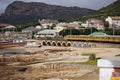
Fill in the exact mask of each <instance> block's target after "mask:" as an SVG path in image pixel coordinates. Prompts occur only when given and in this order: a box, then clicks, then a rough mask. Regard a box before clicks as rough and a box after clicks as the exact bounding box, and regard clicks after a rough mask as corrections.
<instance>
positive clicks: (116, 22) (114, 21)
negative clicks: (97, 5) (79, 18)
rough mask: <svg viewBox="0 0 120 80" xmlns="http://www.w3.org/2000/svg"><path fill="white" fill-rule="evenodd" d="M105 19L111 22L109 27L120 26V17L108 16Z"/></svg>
mask: <svg viewBox="0 0 120 80" xmlns="http://www.w3.org/2000/svg"><path fill="white" fill-rule="evenodd" d="M105 21H108V22H109V28H112V27H113V26H114V27H120V17H110V16H108V18H106V20H105Z"/></svg>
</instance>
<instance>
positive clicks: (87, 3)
mask: <svg viewBox="0 0 120 80" xmlns="http://www.w3.org/2000/svg"><path fill="white" fill-rule="evenodd" d="M13 1H24V2H43V3H47V4H55V5H62V6H67V7H71V6H78V7H82V8H89V9H94V10H98V9H100V8H102V7H105V6H107V5H109V4H111V3H113V2H114V1H116V0H0V13H3V12H4V11H5V8H6V7H7V6H8V5H9V4H10V3H12V2H13Z"/></svg>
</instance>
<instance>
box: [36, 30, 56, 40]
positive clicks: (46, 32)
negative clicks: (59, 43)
mask: <svg viewBox="0 0 120 80" xmlns="http://www.w3.org/2000/svg"><path fill="white" fill-rule="evenodd" d="M57 35H58V32H57V31H56V30H52V29H46V30H42V31H39V32H37V34H35V37H36V38H38V37H55V36H57Z"/></svg>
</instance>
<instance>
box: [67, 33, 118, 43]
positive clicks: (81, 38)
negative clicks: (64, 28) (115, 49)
mask: <svg viewBox="0 0 120 80" xmlns="http://www.w3.org/2000/svg"><path fill="white" fill-rule="evenodd" d="M65 39H66V40H72V41H95V42H111V43H119V44H120V36H91V35H67V36H65Z"/></svg>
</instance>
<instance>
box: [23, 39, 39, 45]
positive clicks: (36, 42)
mask: <svg viewBox="0 0 120 80" xmlns="http://www.w3.org/2000/svg"><path fill="white" fill-rule="evenodd" d="M40 46H41V44H40V43H39V41H38V40H32V39H28V40H26V45H25V47H40Z"/></svg>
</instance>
